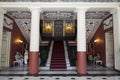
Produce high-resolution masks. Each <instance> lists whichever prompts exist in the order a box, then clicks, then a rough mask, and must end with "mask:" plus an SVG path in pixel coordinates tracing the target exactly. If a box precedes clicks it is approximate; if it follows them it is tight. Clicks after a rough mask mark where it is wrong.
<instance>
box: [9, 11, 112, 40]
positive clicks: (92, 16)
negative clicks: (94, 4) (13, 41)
mask: <svg viewBox="0 0 120 80" xmlns="http://www.w3.org/2000/svg"><path fill="white" fill-rule="evenodd" d="M7 14H8V15H10V16H11V17H13V18H14V19H15V21H16V23H17V24H18V27H19V28H20V30H21V32H22V33H23V35H24V36H25V38H26V40H27V41H28V42H29V41H30V28H31V13H30V12H29V11H8V13H7ZM109 14H110V13H109V12H108V11H88V12H86V32H87V35H86V38H87V42H89V41H90V39H91V38H92V36H93V35H94V33H95V31H96V29H97V28H98V26H99V24H100V23H101V21H102V20H103V18H105V17H106V16H108V15H109ZM41 15H43V17H42V19H43V18H46V19H50V18H52V19H73V18H76V13H74V12H73V11H61V12H60V11H54V12H53V11H44V12H43V13H42V14H41Z"/></svg>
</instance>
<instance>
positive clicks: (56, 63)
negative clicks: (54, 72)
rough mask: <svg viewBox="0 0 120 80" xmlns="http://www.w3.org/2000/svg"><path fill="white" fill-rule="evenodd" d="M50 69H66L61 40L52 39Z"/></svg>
mask: <svg viewBox="0 0 120 80" xmlns="http://www.w3.org/2000/svg"><path fill="white" fill-rule="evenodd" d="M50 69H66V62H65V53H64V45H63V41H54V45H53V51H52V58H51V64H50Z"/></svg>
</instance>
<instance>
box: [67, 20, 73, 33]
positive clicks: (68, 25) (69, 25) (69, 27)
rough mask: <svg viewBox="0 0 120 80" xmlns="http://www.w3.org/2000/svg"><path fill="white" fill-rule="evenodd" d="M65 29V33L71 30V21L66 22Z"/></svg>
mask: <svg viewBox="0 0 120 80" xmlns="http://www.w3.org/2000/svg"><path fill="white" fill-rule="evenodd" d="M65 31H66V32H67V33H69V32H72V31H73V26H72V23H71V22H68V23H66V26H65Z"/></svg>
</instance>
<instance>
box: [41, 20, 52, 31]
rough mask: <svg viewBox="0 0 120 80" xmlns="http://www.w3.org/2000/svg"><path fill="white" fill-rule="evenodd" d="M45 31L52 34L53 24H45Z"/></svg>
mask: <svg viewBox="0 0 120 80" xmlns="http://www.w3.org/2000/svg"><path fill="white" fill-rule="evenodd" d="M43 30H44V32H46V33H49V32H52V23H50V22H47V23H45V26H44V28H43Z"/></svg>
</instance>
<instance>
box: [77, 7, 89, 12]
mask: <svg viewBox="0 0 120 80" xmlns="http://www.w3.org/2000/svg"><path fill="white" fill-rule="evenodd" d="M87 10H88V8H87V7H84V8H83V7H82V8H81V7H76V11H77V12H78V11H84V12H86V11H87Z"/></svg>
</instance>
